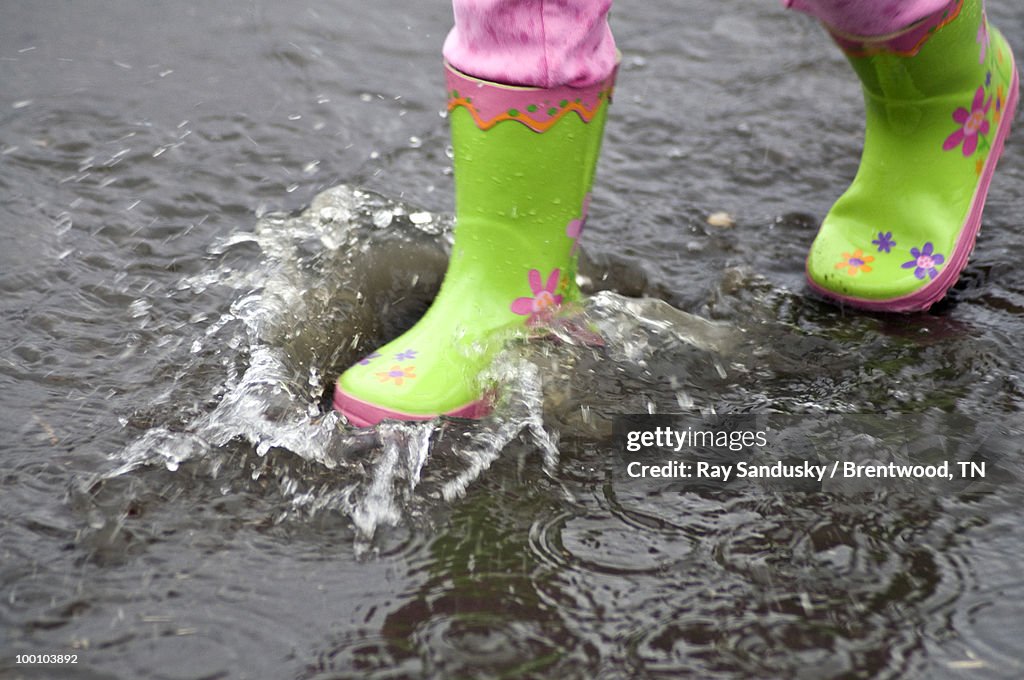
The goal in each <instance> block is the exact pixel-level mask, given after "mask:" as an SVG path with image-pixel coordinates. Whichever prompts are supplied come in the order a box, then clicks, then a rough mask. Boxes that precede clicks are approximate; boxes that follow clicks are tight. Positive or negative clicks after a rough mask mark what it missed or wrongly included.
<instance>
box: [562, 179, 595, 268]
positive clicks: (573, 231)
mask: <svg viewBox="0 0 1024 680" xmlns="http://www.w3.org/2000/svg"><path fill="white" fill-rule="evenodd" d="M589 209H590V194H587V196H586V198H584V199H583V208H582V209H581V211H580V216H579V218H578V219H575V220H572V221H571V222H569V224H567V225H566V226H565V235H566V236H568V237H569V238H571V239H573V240H574V241H575V243H573V244H572V253H573V254H574V255H575V254H576V249H577V248H579V247H580V242H579V240H578V239H579V237H580V236H582V235H583V228H584V227H585V226H587V211H588V210H589Z"/></svg>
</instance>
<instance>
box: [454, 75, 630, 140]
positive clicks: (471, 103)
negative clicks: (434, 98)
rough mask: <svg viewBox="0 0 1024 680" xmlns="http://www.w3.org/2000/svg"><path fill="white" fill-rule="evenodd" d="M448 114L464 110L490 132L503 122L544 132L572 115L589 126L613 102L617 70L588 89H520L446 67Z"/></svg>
mask: <svg viewBox="0 0 1024 680" xmlns="http://www.w3.org/2000/svg"><path fill="white" fill-rule="evenodd" d="M445 78H446V80H447V84H448V110H449V111H454V110H455V109H456V108H458V107H460V106H461V107H464V108H465V109H466V110H467V111H469V113H470V114H471V115H472V116H473V120H474V121H475V122H476V125H477V127H479V128H480V129H481V130H487V129H490V128H492V127H494V126H495V125H497V124H498V123H500V122H501V121H503V120H515V121H518V122H520V123H522V124H523V125H525V126H526V127H528V128H530V129H531V130H534V131H535V132H544V131H546V130H547V129H548V128H550V127H551V126H552V125H554V124H555V123H557V122H558V121H559V120H561V119H562V118H564V117H565V116H566V115H568V114H570V113H576V114H577V115H579V117H580V118H582V119H583V121H584V122H586V123H589V122H590V121H591V119H592V118H593V117H594V115H596V114H597V112H598V111H599V110H600V109H601V107H602V106H606V105H607V104H608V102H610V101H611V97H612V87H613V84H614V83H615V70H614V69H613V70H612V73H611V75H609V76H608V77H607V78H605V79H604V80H601V81H598V82H596V83H594V84H592V85H588V86H586V87H567V86H562V87H554V88H549V89H541V88H536V87H518V86H514V85H500V84H498V83H490V82H487V81H486V80H480V79H478V78H473V77H471V76H468V75H466V74H465V73H460V72H459V71H457V70H456V69H455V68H454V67H453V66H452V65H451V64H447V63H446V64H445Z"/></svg>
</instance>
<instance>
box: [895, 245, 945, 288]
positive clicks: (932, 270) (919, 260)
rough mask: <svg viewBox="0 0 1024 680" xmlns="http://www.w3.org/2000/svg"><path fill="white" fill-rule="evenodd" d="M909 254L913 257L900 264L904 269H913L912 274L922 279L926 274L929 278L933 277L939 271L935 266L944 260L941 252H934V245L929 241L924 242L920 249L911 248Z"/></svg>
mask: <svg viewBox="0 0 1024 680" xmlns="http://www.w3.org/2000/svg"><path fill="white" fill-rule="evenodd" d="M910 256H911V257H913V258H914V259H913V260H910V261H909V262H904V263H903V264H902V265H900V266H901V267H903V268H904V269H913V270H914V276H916V277H917V278H919V279H923V278H924V277H925V275H926V274H927V275H928V277H929V278H932V279H934V278H935V276H936V275H937V274H938V273H939V270H938V269H937V267H938V266H939V265H940V264H942V263H943V262H945V261H946V258H945V257H944V256H943V255H942V254H941V253H936V252H934V246H932V242H931V241H929V242H928V243H925V244H924V247H923V248H921V249H920V250H918V249H917V248H911V249H910Z"/></svg>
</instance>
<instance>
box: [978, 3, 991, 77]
mask: <svg viewBox="0 0 1024 680" xmlns="http://www.w3.org/2000/svg"><path fill="white" fill-rule="evenodd" d="M976 41H977V43H978V44H979V45H981V55H980V56H979V57H978V63H979V64H984V63H985V56H986V55H987V54H988V19H987V18H986V17H985V11H984V10H982V12H981V25H980V26H978V37H977V38H976Z"/></svg>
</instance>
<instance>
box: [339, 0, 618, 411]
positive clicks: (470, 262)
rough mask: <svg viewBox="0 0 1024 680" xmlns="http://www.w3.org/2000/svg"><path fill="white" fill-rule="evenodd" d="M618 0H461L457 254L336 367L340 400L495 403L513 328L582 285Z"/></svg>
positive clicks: (375, 406) (453, 98)
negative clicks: (431, 286)
mask: <svg viewBox="0 0 1024 680" xmlns="http://www.w3.org/2000/svg"><path fill="white" fill-rule="evenodd" d="M609 4H610V3H609V2H608V0H589V1H587V0H574V1H568V0H518V1H515V2H513V1H504V2H502V1H501V0H456V2H455V14H456V23H457V25H456V28H455V29H454V30H453V31H452V33H451V35H450V36H449V37H448V40H447V42H446V44H445V55H446V57H447V58H448V60H449V62H450V64H449V67H448V69H447V73H446V77H447V85H448V88H447V89H448V111H449V122H450V124H451V133H452V148H453V149H454V152H455V160H454V166H455V216H456V225H455V234H454V243H453V245H452V255H451V260H450V261H449V263H448V270H447V272H446V273H445V278H444V281H443V283H442V285H441V290H440V292H439V293H438V296H437V298H436V299H435V300H434V303H433V304H432V305H431V307H430V309H429V310H428V311H427V313H426V315H424V317H423V318H422V319H420V321H419V322H417V323H416V325H415V326H413V327H412V328H411V329H410V330H409V331H408V332H406V333H404V334H403V335H401V336H400V337H398V338H397V339H395V340H392V341H391V342H389V343H387V344H386V345H384V346H383V347H380V348H378V349H376V350H374V351H373V352H371V353H370V354H369V355H368V356H366V357H365V358H364V359H362V360H361V361H359V362H358V363H357V364H356V365H354V366H352V367H350V368H349V369H348V370H347V371H345V373H344V374H342V376H341V378H339V380H338V385H337V388H336V389H335V397H334V404H335V407H336V408H337V409H338V410H340V411H341V412H342V413H343V414H345V416H346V417H347V418H348V420H349V422H351V423H352V424H354V425H360V426H362V425H372V424H374V423H376V422H378V421H380V420H382V419H385V418H395V419H400V420H424V419H429V418H433V417H435V416H437V415H442V414H447V415H456V416H462V417H470V418H473V417H479V416H482V415H484V414H486V412H487V411H488V409H489V403H488V401H489V400H488V397H487V395H486V391H487V390H486V388H485V387H484V386H482V385H480V384H479V380H478V378H479V375H480V373H481V371H482V370H484V369H485V368H486V367H487V366H488V364H489V363H490V361H491V359H492V357H493V356H494V355H495V352H496V351H497V350H498V349H500V347H501V344H502V342H503V341H504V340H505V339H506V337H507V336H508V334H510V333H514V332H517V331H521V330H523V329H526V328H529V327H531V326H534V325H538V324H543V323H544V322H545V321H546V320H548V319H550V317H551V315H552V314H553V313H554V312H555V310H556V308H557V307H558V306H559V305H561V304H562V303H563V302H566V301H571V300H573V299H575V298H576V297H577V296H578V294H579V291H578V289H577V287H576V281H575V260H576V257H575V256H576V246H577V242H578V239H579V237H580V234H581V231H582V229H583V224H584V221H585V220H586V215H587V206H588V204H589V200H590V187H591V183H592V181H593V175H594V168H595V166H596V163H597V156H598V152H599V150H600V146H601V133H602V130H603V127H604V120H605V116H606V115H607V109H608V104H609V101H610V96H611V88H612V80H613V74H614V70H615V45H614V43H613V42H612V38H611V33H610V32H609V31H608V25H607V21H606V14H607V12H608V6H609ZM494 79H498V80H499V81H498V82H495V81H494ZM524 85H526V86H525V87H524ZM531 86H532V87H531Z"/></svg>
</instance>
